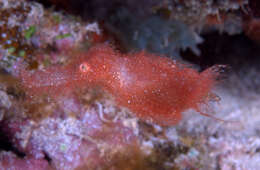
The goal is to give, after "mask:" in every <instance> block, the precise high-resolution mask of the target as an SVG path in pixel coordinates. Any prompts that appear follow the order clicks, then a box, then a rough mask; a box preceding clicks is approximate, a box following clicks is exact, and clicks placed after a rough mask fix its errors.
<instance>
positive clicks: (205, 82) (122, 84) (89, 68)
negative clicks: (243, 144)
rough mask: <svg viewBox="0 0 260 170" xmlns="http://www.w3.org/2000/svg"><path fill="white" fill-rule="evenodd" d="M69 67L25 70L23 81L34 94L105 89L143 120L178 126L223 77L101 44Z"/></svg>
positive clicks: (77, 58)
mask: <svg viewBox="0 0 260 170" xmlns="http://www.w3.org/2000/svg"><path fill="white" fill-rule="evenodd" d="M77 56H78V57H76V58H75V59H74V60H73V61H71V62H70V63H69V64H68V65H66V66H52V67H50V68H47V69H45V70H41V71H37V70H36V71H33V72H31V71H27V70H25V69H20V71H19V72H20V79H21V82H22V85H23V87H24V88H25V89H26V91H27V93H28V94H29V95H30V96H41V95H47V96H53V97H57V96H60V95H61V94H63V95H64V94H68V93H71V92H73V91H75V90H77V89H81V88H91V87H101V88H102V89H103V90H105V91H107V92H109V93H110V94H112V95H113V96H114V98H115V101H116V102H117V103H118V104H119V105H121V106H124V107H127V108H129V109H130V110H131V111H132V112H133V113H134V114H135V115H136V116H138V117H139V118H141V119H143V120H147V121H152V122H156V123H159V124H161V125H174V124H176V123H178V122H179V121H180V120H181V113H182V112H183V111H185V110H187V109H190V108H192V109H195V110H197V111H198V112H201V113H202V112H203V111H202V110H201V109H200V105H201V104H205V103H206V102H207V101H208V99H209V96H211V95H210V90H211V88H212V86H214V84H215V78H216V77H217V75H218V72H217V71H216V69H214V68H215V67H213V68H209V69H207V70H205V71H203V72H202V73H199V72H198V71H196V70H194V69H192V68H188V67H187V66H185V65H183V64H179V63H177V62H175V61H173V60H171V59H169V58H166V57H160V56H156V55H153V54H149V53H146V52H144V51H142V52H138V53H130V54H126V55H125V54H121V53H119V52H116V51H115V50H114V49H113V48H111V47H110V46H108V45H97V46H95V47H93V48H91V49H89V50H88V52H87V53H82V54H78V55H77Z"/></svg>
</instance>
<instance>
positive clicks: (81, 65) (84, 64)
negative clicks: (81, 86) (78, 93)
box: [79, 63, 90, 73]
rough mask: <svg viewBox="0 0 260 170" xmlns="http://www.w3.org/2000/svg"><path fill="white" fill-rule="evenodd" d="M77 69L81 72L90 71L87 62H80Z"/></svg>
mask: <svg viewBox="0 0 260 170" xmlns="http://www.w3.org/2000/svg"><path fill="white" fill-rule="evenodd" d="M79 70H80V72H82V73H87V72H89V71H90V66H89V64H88V63H82V64H80V65H79Z"/></svg>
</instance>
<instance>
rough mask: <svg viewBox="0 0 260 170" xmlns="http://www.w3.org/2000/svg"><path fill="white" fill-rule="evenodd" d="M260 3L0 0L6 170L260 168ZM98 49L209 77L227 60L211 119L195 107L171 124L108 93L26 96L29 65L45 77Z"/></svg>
mask: <svg viewBox="0 0 260 170" xmlns="http://www.w3.org/2000/svg"><path fill="white" fill-rule="evenodd" d="M258 7H260V4H259V3H258V2H257V1H255V0H226V1H223V0H217V1H207V2H204V1H201V0H187V1H178V0H172V1H153V0H149V1H135V0H132V1H125V2H121V1H117V0H114V1H111V2H110V3H108V2H107V1H102V0H98V1H80V0H79V1H76V0H75V1H70V0H66V1H59V0H49V1H26V0H18V1H16V0H0V169H6V170H9V169H10V170H27V169H31V170H41V169H42V170H46V169H57V170H72V169H75V170H94V169H97V170H99V169H100V170H103V169H111V170H119V169H120V170H121V169H122V170H124V169H125V170H139V169H140V170H145V169H148V170H186V169H194V170H195V169H196V170H197V169H202V170H211V169H212V170H219V169H221V170H240V169H241V170H258V169H260V163H259V162H260V126H259V124H260V77H259V73H260V58H259V56H260V50H259V49H260V48H259V39H260V34H259V31H258V28H259V27H260V26H259V23H260V21H259V17H260V15H259V11H258V9H259V8H258ZM198 9H200V10H198ZM100 43H102V44H104V43H105V44H113V45H114V46H115V49H116V50H118V51H121V52H122V53H126V52H129V51H130V52H131V51H139V50H146V51H148V52H150V53H156V54H163V55H165V56H167V57H169V58H170V59H172V60H178V62H181V63H185V64H187V65H189V67H193V68H195V69H197V70H199V71H201V70H204V69H205V68H208V67H210V66H212V65H215V64H221V65H226V66H227V69H225V70H224V72H223V73H221V76H220V77H219V80H218V81H217V83H216V85H215V87H214V88H213V89H212V92H213V93H212V94H214V97H212V98H213V99H214V100H212V101H209V103H208V106H207V107H206V108H205V112H206V113H207V114H209V115H212V117H208V116H203V115H200V114H199V113H197V112H196V111H194V110H192V109H191V110H186V111H185V112H183V113H182V116H183V118H182V120H181V121H180V122H179V123H178V124H176V125H172V126H161V125H160V124H156V123H153V122H151V121H145V120H144V119H140V118H139V117H138V116H136V114H134V113H133V112H131V111H130V110H129V109H127V108H125V107H123V106H120V105H118V104H117V103H116V102H115V100H114V97H113V95H111V94H109V93H108V92H106V91H103V90H102V89H100V87H91V88H89V87H88V86H86V87H84V88H82V89H79V90H77V91H76V92H75V93H73V94H68V95H67V94H65V93H64V95H60V94H58V93H60V92H61V91H58V92H56V91H53V92H52V93H54V94H52V97H49V96H48V95H47V96H40V97H39V96H38V97H36V98H30V97H28V94H27V91H26V89H25V88H24V87H23V86H22V85H21V80H20V79H19V70H20V69H19V67H21V64H20V63H25V66H26V70H29V71H30V72H32V73H34V72H36V73H37V71H38V70H44V69H46V68H48V67H51V66H57V65H58V66H63V65H66V64H67V63H69V62H70V60H71V58H72V57H73V56H74V54H77V53H78V52H77V51H81V52H83V53H84V52H85V51H87V50H88V49H89V48H91V47H92V46H95V45H96V44H100ZM75 51H76V52H75ZM17 68H18V69H17ZM22 68H24V66H23V67H22ZM39 79H41V77H40V78H39ZM42 79H44V78H42ZM44 80H46V79H44ZM55 80H56V79H55ZM61 81H62V80H61ZM43 83H44V82H43ZM32 84H33V83H32ZM57 84H58V82H57ZM55 92H56V93H57V94H55ZM61 93H63V92H61ZM53 96H57V97H56V98H53ZM216 118H220V119H221V120H224V121H221V120H216Z"/></svg>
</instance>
